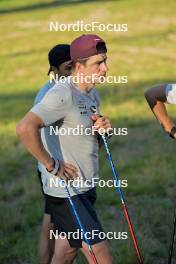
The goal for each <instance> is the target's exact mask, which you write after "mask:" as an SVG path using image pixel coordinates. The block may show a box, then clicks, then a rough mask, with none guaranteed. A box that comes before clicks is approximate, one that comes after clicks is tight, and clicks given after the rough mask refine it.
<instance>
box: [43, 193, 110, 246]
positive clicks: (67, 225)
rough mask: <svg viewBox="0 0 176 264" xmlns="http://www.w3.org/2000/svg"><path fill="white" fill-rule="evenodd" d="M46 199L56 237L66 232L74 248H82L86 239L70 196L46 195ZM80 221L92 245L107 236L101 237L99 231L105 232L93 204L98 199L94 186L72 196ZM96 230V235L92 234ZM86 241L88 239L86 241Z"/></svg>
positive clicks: (65, 234) (65, 235)
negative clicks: (82, 233)
mask: <svg viewBox="0 0 176 264" xmlns="http://www.w3.org/2000/svg"><path fill="white" fill-rule="evenodd" d="M46 199H47V200H48V203H49V208H50V209H51V214H52V220H53V224H54V230H53V232H54V234H55V235H54V238H56V239H57V237H58V238H59V234H61V235H62V234H64V237H66V238H67V240H68V242H69V244H70V246H71V247H73V248H81V247H82V241H83V240H84V241H85V239H84V238H83V236H82V235H81V229H80V227H79V225H78V222H77V220H76V217H75V215H74V213H73V210H72V207H71V205H70V202H69V199H68V198H58V197H52V196H49V195H46ZM72 201H73V203H74V205H75V208H76V210H77V213H78V215H79V218H80V221H81V223H82V226H83V228H84V231H85V232H87V238H88V240H89V243H90V244H91V245H93V244H97V243H99V242H101V241H103V240H105V238H104V237H103V238H102V237H100V236H99V233H100V232H101V234H102V232H103V233H104V231H103V229H102V226H101V224H100V222H99V220H98V217H97V214H96V211H95V209H94V208H93V204H94V203H95V201H96V188H93V189H91V190H89V191H87V192H85V193H83V194H78V195H75V196H72ZM93 232H94V234H95V233H96V234H95V235H92V234H93ZM85 242H86V241H85Z"/></svg>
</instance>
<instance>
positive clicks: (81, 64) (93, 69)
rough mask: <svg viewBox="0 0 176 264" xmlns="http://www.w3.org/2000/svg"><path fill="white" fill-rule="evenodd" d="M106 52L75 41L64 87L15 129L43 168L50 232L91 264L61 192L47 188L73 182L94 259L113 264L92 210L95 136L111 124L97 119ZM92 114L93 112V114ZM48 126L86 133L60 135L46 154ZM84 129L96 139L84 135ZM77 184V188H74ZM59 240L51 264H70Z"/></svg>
mask: <svg viewBox="0 0 176 264" xmlns="http://www.w3.org/2000/svg"><path fill="white" fill-rule="evenodd" d="M106 52H107V49H106V45H105V42H104V41H103V40H102V39H101V38H100V37H99V36H96V35H82V36H80V37H78V38H76V39H75V40H74V41H73V42H72V43H71V47H70V54H71V59H72V62H73V69H72V74H71V76H70V77H68V78H67V79H66V82H65V83H63V82H62V81H59V82H58V83H57V84H56V85H55V86H54V87H53V88H52V89H51V90H50V91H49V92H48V93H47V96H45V97H44V98H43V99H42V101H41V102H40V103H39V104H36V105H35V106H34V107H33V108H32V109H31V110H30V112H29V113H27V115H26V116H25V117H24V119H23V120H22V121H21V122H20V123H19V125H18V126H17V134H18V135H19V136H20V138H21V140H22V142H23V144H24V145H25V147H26V148H27V149H28V150H29V151H30V152H31V153H32V155H33V156H34V157H35V158H36V159H37V160H38V161H40V163H41V164H42V166H41V170H42V175H44V176H43V189H44V192H45V194H46V197H47V199H48V203H49V204H50V208H51V211H52V221H53V225H54V231H56V232H57V234H63V233H65V234H66V235H67V238H65V239H67V240H68V243H69V245H70V247H71V248H72V249H75V253H76V252H77V250H78V249H79V248H81V250H82V252H83V253H84V255H85V256H86V258H87V260H88V262H89V263H93V262H92V259H91V256H90V253H89V251H88V247H87V245H86V243H85V242H84V238H83V237H82V236H78V237H76V238H75V234H76V232H77V231H80V232H81V230H80V228H79V226H78V224H77V221H76V219H75V217H74V214H73V212H72V210H71V208H70V204H69V199H68V197H67V192H66V191H65V188H64V186H63V185H62V186H61V185H60V186H57V187H56V186H53V184H51V180H55V179H59V178H62V179H65V180H66V181H67V182H69V183H70V181H71V184H68V191H69V193H70V195H71V197H72V200H73V203H74V205H75V207H76V208H77V212H78V215H79V217H80V220H81V223H82V225H83V227H84V230H85V232H86V233H87V235H88V237H89V238H88V240H89V243H90V244H91V246H92V249H93V251H94V254H95V256H96V259H97V261H98V263H101V264H111V263H112V259H111V255H110V252H109V248H108V245H107V241H106V239H105V237H103V238H102V236H101V235H100V234H102V232H103V229H102V226H101V224H100V222H99V219H98V217H97V214H96V211H95V209H94V207H93V205H94V203H95V200H96V186H95V184H94V181H93V180H94V179H97V178H99V175H98V151H99V142H98V136H97V134H98V133H97V131H100V129H104V131H105V132H107V130H109V129H110V128H111V124H110V121H109V119H108V118H106V117H102V116H100V115H99V114H98V113H99V103H100V102H99V96H98V94H97V91H96V90H95V88H94V86H95V83H99V80H100V79H101V78H102V77H105V76H106V72H107V70H108V68H107V65H106V59H107V57H106ZM92 109H94V110H95V111H93V112H92ZM95 112H96V114H93V113H95ZM49 125H50V126H51V125H53V127H54V128H55V127H56V126H57V127H58V128H59V131H60V132H61V130H62V131H63V130H64V131H66V132H67V131H70V130H71V129H74V128H75V127H77V126H79V127H83V128H84V133H83V134H81V133H80V134H77V135H75V134H74V133H73V130H72V133H64V134H62V133H58V141H59V146H57V148H59V150H58V149H57V151H56V147H55V148H54V147H53V148H50V149H45V148H44V146H43V145H42V142H41V139H40V134H39V130H40V128H41V127H44V126H49ZM87 129H89V131H90V130H91V132H92V130H93V132H94V133H89V134H87V133H85V131H87ZM95 130H96V132H95ZM76 181H77V183H79V184H78V185H75V184H74V183H75V182H76ZM59 182H60V180H59ZM88 182H89V184H88ZM78 233H79V232H78ZM79 234H80V233H79ZM62 239H63V238H61V237H59V238H58V239H56V240H55V249H54V255H53V259H52V262H51V264H58V263H59V264H66V263H72V259H73V258H74V257H73V258H72V259H71V258H69V259H68V258H66V256H65V255H64V254H63V251H62V252H61V250H60V244H61V243H62V242H61V240H62ZM71 254H72V255H73V252H71ZM67 257H68V256H67Z"/></svg>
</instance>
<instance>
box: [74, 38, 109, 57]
mask: <svg viewBox="0 0 176 264" xmlns="http://www.w3.org/2000/svg"><path fill="white" fill-rule="evenodd" d="M106 52H107V48H106V44H105V42H104V40H103V39H102V38H100V37H99V36H97V35H93V34H87V35H81V36H80V37H78V38H76V39H75V40H73V41H72V43H71V45H70V56H71V60H72V61H76V60H79V59H84V58H88V57H90V56H93V55H97V54H99V53H106Z"/></svg>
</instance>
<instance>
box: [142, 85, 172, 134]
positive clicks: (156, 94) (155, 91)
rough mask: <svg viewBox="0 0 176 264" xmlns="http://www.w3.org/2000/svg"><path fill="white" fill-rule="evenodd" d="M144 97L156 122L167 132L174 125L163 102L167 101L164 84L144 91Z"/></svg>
mask: <svg viewBox="0 0 176 264" xmlns="http://www.w3.org/2000/svg"><path fill="white" fill-rule="evenodd" d="M145 98H146V100H147V102H148V104H149V106H150V108H151V109H152V111H153V113H154V115H155V116H156V118H157V120H158V122H159V123H160V124H161V125H162V126H163V128H164V130H165V131H166V132H167V133H170V131H171V129H172V128H173V127H174V123H173V121H172V119H171V118H170V117H169V116H168V113H167V109H166V106H165V103H166V101H167V98H166V92H165V85H158V86H155V87H152V88H150V89H148V90H147V91H146V92H145Z"/></svg>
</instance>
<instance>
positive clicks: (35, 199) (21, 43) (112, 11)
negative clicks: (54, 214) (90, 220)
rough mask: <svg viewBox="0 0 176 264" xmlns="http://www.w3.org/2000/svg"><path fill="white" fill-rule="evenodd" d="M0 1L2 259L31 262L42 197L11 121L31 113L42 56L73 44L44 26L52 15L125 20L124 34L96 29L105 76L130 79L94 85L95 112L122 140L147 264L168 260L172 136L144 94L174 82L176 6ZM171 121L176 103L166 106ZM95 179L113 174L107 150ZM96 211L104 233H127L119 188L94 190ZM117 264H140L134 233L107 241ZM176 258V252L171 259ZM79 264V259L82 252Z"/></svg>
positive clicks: (115, 146) (118, 146) (114, 143)
mask: <svg viewBox="0 0 176 264" xmlns="http://www.w3.org/2000/svg"><path fill="white" fill-rule="evenodd" d="M76 2H77V1H52V0H46V1H39V0H35V1H34V0H32V1H31V0H30V1H29V0H23V1H22V0H19V1H13V0H8V1H0V14H1V16H0V24H1V28H0V33H1V41H0V50H1V55H0V61H1V66H0V67H1V70H0V79H1V84H0V107H1V111H0V120H1V123H0V138H1V144H0V180H1V185H0V198H1V200H0V207H1V210H0V219H1V220H0V222H1V231H0V263H2V264H17V263H29V264H36V263H37V253H36V248H37V240H38V237H39V231H40V223H41V220H42V214H43V207H42V205H43V200H42V195H41V193H40V186H39V183H38V179H37V176H36V172H35V168H36V162H35V160H34V159H33V158H32V157H31V156H30V155H29V154H28V153H27V152H26V151H25V150H24V148H23V147H22V145H21V144H20V143H19V141H18V139H17V137H16V135H15V127H16V123H17V122H18V121H19V120H20V119H21V118H22V117H23V116H24V114H25V113H26V112H27V111H28V110H29V109H30V107H31V105H32V103H33V100H34V97H35V94H36V93H37V91H38V90H39V89H40V87H41V86H42V85H43V84H44V83H45V82H46V81H47V70H48V62H47V52H48V50H49V49H50V48H51V47H52V46H54V45H55V44H56V43H64V42H66V43H70V42H71V41H72V40H73V38H75V37H76V36H78V35H79V33H77V32H49V21H51V20H53V21H59V22H63V23H72V22H75V21H77V20H84V21H85V22H91V21H93V20H95V21H99V22H102V23H105V24H106V23H128V28H129V30H128V32H126V33H112V32H102V33H100V32H96V33H97V34H100V35H101V36H102V37H103V38H104V39H105V40H106V42H107V47H108V66H109V74H112V75H128V84H118V85H102V86H99V87H98V90H99V93H100V96H101V100H102V107H101V112H102V113H103V114H105V115H106V116H110V117H111V120H112V123H113V125H114V126H115V127H127V128H128V136H116V137H114V138H112V139H111V141H110V149H111V150H112V155H113V157H114V161H115V164H116V165H117V168H118V171H119V177H120V178H121V179H127V180H128V188H124V189H123V190H124V194H125V196H126V200H127V204H128V207H129V212H130V215H131V217H132V221H133V223H134V227H135V231H136V236H137V239H138V241H139V245H140V248H141V251H142V254H143V256H144V263H145V264H159V263H160V264H162V263H163V264H164V263H166V262H167V255H168V245H169V238H170V231H171V225H172V215H173V208H174V203H175V199H176V195H175V184H176V181H175V171H176V164H175V155H174V153H175V142H174V141H172V140H171V139H169V138H168V136H166V135H165V134H164V132H163V131H162V130H161V128H160V127H159V125H158V124H157V122H156V120H155V119H154V117H153V115H152V113H151V112H150V110H149V108H148V106H147V104H146V102H145V99H144V97H143V92H144V90H145V89H146V88H147V87H150V86H152V85H154V84H156V83H165V82H166V83H167V82H174V80H175V69H176V53H175V40H176V35H175V27H176V18H175V10H176V2H175V1H174V0H170V1H168V2H167V3H166V1H165V0H156V1H153V0H143V1H140V0H124V1H123V0H121V1H120V0H119V1H79V2H77V3H76ZM168 110H169V112H170V114H171V116H172V117H173V118H174V116H175V114H176V108H175V107H174V106H168ZM100 175H101V177H102V178H105V179H109V178H111V177H112V175H111V171H110V168H109V165H108V162H107V158H106V153H105V151H104V150H103V149H102V151H101V155H100ZM96 208H97V211H98V214H99V216H100V219H101V221H102V224H103V226H104V229H105V230H106V231H109V230H110V231H117V232H118V231H127V230H128V228H127V225H126V221H125V219H124V216H123V212H122V209H121V205H120V201H119V198H118V197H117V194H116V190H115V189H107V188H106V189H101V188H99V189H98V200H97V203H96ZM110 245H111V250H112V253H113V256H114V263H118V264H136V263H137V261H136V256H135V253H134V248H133V244H132V242H131V238H130V234H129V238H128V240H127V241H126V240H125V241H123V240H112V241H110ZM174 261H175V263H176V253H175V256H174ZM77 262H78V264H82V263H85V262H84V260H83V258H82V256H80V255H79V258H78V261H77Z"/></svg>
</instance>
